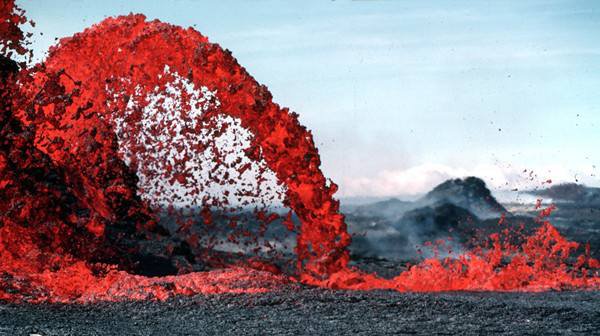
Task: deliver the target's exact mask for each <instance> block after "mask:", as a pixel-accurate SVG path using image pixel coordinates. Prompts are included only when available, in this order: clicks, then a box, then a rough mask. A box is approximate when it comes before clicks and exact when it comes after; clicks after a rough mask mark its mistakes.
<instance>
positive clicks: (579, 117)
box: [17, 0, 600, 196]
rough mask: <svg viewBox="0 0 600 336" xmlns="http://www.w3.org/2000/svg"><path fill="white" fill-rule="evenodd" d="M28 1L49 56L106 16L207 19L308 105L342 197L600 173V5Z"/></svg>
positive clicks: (588, 178)
mask: <svg viewBox="0 0 600 336" xmlns="http://www.w3.org/2000/svg"><path fill="white" fill-rule="evenodd" d="M17 3H19V4H20V5H21V6H22V7H23V8H24V9H25V10H26V11H27V12H28V16H29V17H30V18H31V19H33V20H34V21H36V23H37V25H36V27H35V29H33V32H35V36H34V38H33V39H34V45H33V48H34V52H35V53H36V55H37V57H38V59H41V58H43V57H44V52H45V50H47V48H48V46H50V45H51V44H53V43H54V42H55V38H56V37H63V36H67V35H72V34H73V33H75V32H77V31H81V30H82V29H83V28H85V27H87V26H89V25H91V24H93V23H96V22H98V21H100V20H102V19H103V18H104V17H106V16H112V15H118V14H127V13H129V12H134V13H138V12H139V13H144V14H145V15H146V16H147V17H148V18H149V19H154V18H158V19H160V20H163V21H166V22H169V23H173V24H177V25H181V26H193V27H195V28H196V29H198V30H199V31H200V32H202V33H203V34H204V35H206V36H208V37H209V39H210V40H211V41H213V42H217V43H219V44H221V45H222V46H223V47H225V48H227V49H230V50H231V51H232V52H233V55H234V56H235V57H236V58H237V59H238V61H239V62H240V63H241V64H242V65H243V66H245V67H246V69H247V70H248V71H249V72H250V73H251V74H252V75H253V76H254V77H255V78H256V79H257V80H258V81H259V82H260V83H262V84H265V85H267V86H268V87H269V88H270V90H271V92H272V93H273V96H274V99H275V101H276V102H277V103H279V104H281V105H283V106H288V107H290V108H291V109H292V110H294V111H296V112H298V113H299V114H300V120H301V122H302V123H303V124H304V125H306V126H307V127H308V128H309V129H311V130H312V131H313V134H314V137H315V140H316V142H317V144H318V146H319V150H320V152H321V156H322V161H323V169H324V172H325V174H326V175H327V176H329V177H331V178H332V179H333V180H334V181H335V182H337V183H338V184H339V185H340V195H341V196H350V195H379V196H382V195H412V194H417V193H420V192H423V191H426V190H427V189H428V188H430V187H431V186H433V185H434V184H436V183H438V182H440V181H442V180H444V179H446V178H448V177H452V176H463V175H470V174H475V175H479V176H482V177H484V178H485V179H486V181H487V182H488V183H489V184H490V185H491V186H493V187H494V188H506V189H510V188H513V187H521V188H522V187H525V186H539V185H540V183H541V181H545V180H547V179H553V180H554V181H555V182H559V181H576V180H578V181H580V182H585V183H587V184H593V185H600V179H599V177H598V176H597V175H598V174H599V173H600V172H599V170H598V168H597V167H600V155H599V153H598V152H599V150H600V43H599V42H600V2H598V1H464V2H461V1H433V2H428V3H427V4H425V3H424V2H423V1H352V2H350V1H306V0H304V1H295V2H291V1H288V2H284V1H239V2H238V1H214V2H208V1H206V2H205V1H191V0H175V1H132V0H129V1H116V0H102V1H97V0H94V1H81V0H78V1H55V0H54V1H46V0H43V1H42V0H21V1H19V0H17ZM40 32H43V33H44V34H43V35H40V34H39V33H40ZM524 169H528V171H527V172H525V173H524V172H523V170H524ZM529 170H534V172H535V173H537V174H538V177H537V178H534V179H533V180H530V179H529V178H528V176H529V175H528V174H529Z"/></svg>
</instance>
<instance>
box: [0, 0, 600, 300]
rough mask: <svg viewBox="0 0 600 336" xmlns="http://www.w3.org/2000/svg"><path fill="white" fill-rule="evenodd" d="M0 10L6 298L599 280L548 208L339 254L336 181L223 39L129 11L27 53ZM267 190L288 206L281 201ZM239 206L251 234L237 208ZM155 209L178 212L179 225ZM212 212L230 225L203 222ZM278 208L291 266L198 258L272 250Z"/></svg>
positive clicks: (0, 236)
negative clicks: (515, 236) (448, 252)
mask: <svg viewBox="0 0 600 336" xmlns="http://www.w3.org/2000/svg"><path fill="white" fill-rule="evenodd" d="M0 15H1V19H2V21H1V23H0V32H1V34H2V35H1V41H2V55H0V56H1V61H2V71H1V75H2V78H1V80H2V83H1V85H2V91H1V92H2V96H1V102H0V105H1V109H2V110H1V114H0V260H1V262H0V299H5V300H11V301H31V302H41V301H54V302H56V301H58V302H70V301H81V302H88V301H94V300H122V299H123V300H124V299H165V298H168V297H171V296H173V295H193V294H197V293H220V292H261V291H267V290H272V289H274V288H277V287H278V286H281V285H283V284H286V283H288V282H290V281H295V280H300V281H301V282H304V283H306V284H311V285H317V286H324V287H330V288H344V289H361V290H362V289H376V288H384V289H395V290H400V291H441V290H511V291H514V290H516V291H537V290H549V289H563V288H598V287H599V286H600V277H599V275H598V269H599V268H600V265H599V263H598V261H596V260H594V259H592V258H590V257H589V256H587V255H585V254H584V255H582V256H579V257H578V258H577V259H576V261H575V262H570V258H572V254H573V252H574V250H575V249H576V248H577V247H578V244H577V243H574V242H569V241H567V240H566V239H564V238H563V237H562V236H561V235H560V234H559V233H558V231H557V230H556V229H555V228H553V227H552V225H551V224H550V223H548V222H547V221H544V220H543V219H540V222H541V223H540V227H539V229H538V230H537V231H536V232H535V233H534V234H533V235H532V236H530V237H527V238H526V239H525V240H524V241H522V242H521V243H519V244H514V243H512V239H509V238H508V235H507V234H504V233H499V234H494V235H492V236H491V237H490V239H489V241H488V243H489V244H486V245H481V246H479V247H477V248H475V249H474V250H472V251H471V252H469V253H466V254H465V255H462V256H460V257H458V258H454V259H449V258H447V259H444V260H439V259H428V260H425V261H424V262H423V263H421V264H418V265H415V266H412V267H411V268H410V269H409V270H407V271H406V272H404V273H402V274H400V275H399V276H397V277H395V278H393V279H381V278H378V277H376V276H375V275H370V274H364V273H361V272H359V271H356V270H353V269H350V268H349V267H348V262H349V253H348V250H347V246H348V245H349V243H350V235H349V234H348V233H347V230H346V225H345V223H344V217H343V215H341V214H340V212H339V203H338V201H337V200H335V199H334V198H333V195H334V193H335V192H336V190H337V186H336V185H335V184H334V183H333V182H331V181H329V180H327V179H326V178H325V177H324V176H323V174H322V172H321V170H320V158H319V155H318V151H317V149H316V147H315V145H314V141H313V138H312V135H311V133H310V131H308V130H307V129H306V128H305V127H303V126H301V125H300V124H299V122H298V116H297V115H296V114H295V113H291V112H289V111H288V110H287V109H285V108H280V107H279V106H278V105H277V104H275V103H273V101H272V97H271V94H270V93H269V91H268V90H267V88H266V87H265V86H263V85H260V84H258V83H257V82H256V81H255V80H254V79H253V78H252V77H251V76H250V75H249V74H248V73H247V72H246V71H245V69H244V68H243V67H241V66H240V65H239V64H238V63H237V61H236V60H235V59H234V58H233V57H232V55H231V53H230V52H229V51H227V50H223V49H222V48H220V47H219V46H218V45H216V44H213V43H210V42H209V41H208V39H207V38H206V37H204V36H202V35H201V34H200V33H198V32H197V31H195V30H193V29H191V28H188V29H183V28H181V27H176V26H173V25H169V24H165V23H162V22H160V21H157V20H155V21H146V18H145V17H144V16H143V15H129V16H122V17H117V18H108V19H106V20H104V21H103V22H101V23H99V24H96V25H94V26H92V27H91V28H88V29H86V30H85V31H83V32H82V33H78V34H75V35H74V36H73V37H70V38H65V39H62V40H60V42H59V43H58V45H57V46H55V47H53V48H51V50H50V52H49V55H48V58H47V59H46V61H45V62H44V63H41V64H38V65H35V66H33V67H29V68H28V67H26V66H25V64H22V63H21V64H18V63H16V62H14V61H13V60H11V57H12V56H14V55H13V54H17V55H25V54H26V53H27V52H28V51H27V49H26V48H25V47H24V46H23V45H24V42H25V40H26V36H24V34H23V33H22V32H21V30H20V29H19V25H20V24H23V23H24V22H25V19H24V16H23V12H22V11H21V10H19V9H18V8H17V7H15V5H14V1H5V2H4V5H3V7H2V11H1V14H0ZM272 202H280V203H281V205H282V206H285V207H288V208H289V209H290V211H289V212H288V214H287V215H282V214H280V213H275V212H273V211H271V209H269V208H268V206H267V205H268V203H272ZM249 205H253V206H255V211H254V213H253V214H254V217H255V218H254V221H256V223H258V224H257V227H258V230H255V231H257V232H252V230H250V229H248V227H244V225H243V223H242V222H243V221H244V219H243V218H242V217H241V216H240V215H239V211H240V209H245V208H247V207H248V206H249ZM163 212H166V213H168V214H169V215H172V216H174V217H176V218H177V219H176V224H177V228H176V229H175V230H173V229H172V228H168V227H166V226H167V225H166V224H165V223H163V222H161V220H160V216H161V214H162V213H163ZM194 212H195V213H194ZM292 212H293V214H294V215H295V216H297V218H298V220H299V226H298V227H297V228H296V225H295V224H294V223H293V220H292ZM190 213H194V216H190V215H189V214H190ZM543 215H544V216H546V215H547V213H544V214H543ZM218 218H226V221H227V223H228V224H227V225H226V230H225V231H224V232H225V233H226V239H221V238H219V237H217V236H214V232H216V231H218V230H220V229H219V225H216V224H215V223H216V222H217V219H218ZM276 222H277V223H279V225H282V226H285V227H286V228H287V229H289V230H290V231H296V230H297V231H298V232H297V241H296V247H295V250H294V252H295V257H296V270H297V274H290V275H282V274H281V273H280V271H279V270H278V268H277V267H275V266H274V265H272V264H271V263H269V262H267V261H265V260H264V258H257V259H255V258H246V259H245V260H243V258H242V261H238V262H230V263H229V266H227V267H226V268H217V269H213V270H210V271H204V272H193V270H194V269H193V267H194V265H196V264H198V263H201V262H203V261H205V262H207V263H209V264H210V265H213V266H214V265H215V264H217V263H215V262H214V256H211V255H209V254H207V253H206V251H212V250H214V249H216V248H217V247H223V246H229V247H230V246H231V245H234V246H236V245H237V246H240V249H241V250H244V249H246V250H244V251H247V250H248V249H249V250H251V251H253V252H255V253H258V254H260V253H263V252H264V253H266V252H265V251H267V252H269V251H270V252H272V251H276V247H274V246H273V245H274V243H273V242H272V241H269V240H266V239H264V235H265V232H266V231H267V230H268V229H269V227H271V226H273V225H275V224H274V223H276ZM174 236H178V237H179V238H181V239H179V238H178V239H179V240H177V239H174V238H173V237H174ZM148 242H150V243H148ZM160 242H162V243H160ZM228 252H229V253H231V249H230V250H228ZM238 254H239V255H243V253H242V252H239V253H238ZM273 254H277V253H273ZM148 256H151V258H150V259H149V260H150V261H147V260H148ZM263 257H264V256H263ZM225 259H227V258H225ZM238 259H239V258H238ZM144 260H146V261H147V262H146V264H148V263H149V266H145V267H146V268H148V267H149V268H153V267H154V268H156V267H158V266H157V265H158V264H160V263H161V262H163V261H165V260H167V261H169V262H171V261H173V260H175V261H176V262H173V263H170V264H169V265H168V266H169V267H173V269H174V271H173V272H171V273H180V274H179V275H164V274H163V275H162V276H157V277H146V276H143V275H139V274H143V271H144V270H143V268H144V267H142V266H140V265H142V264H144V262H142V261H144ZM211 260H212V261H213V262H209V261H211ZM236 260H237V259H236ZM218 264H219V265H220V266H221V267H223V264H227V260H222V258H221V259H220V260H219V262H218ZM233 264H235V265H236V266H233ZM135 273H139V274H138V275H136V274H135ZM167 273H169V272H167ZM183 273H187V274H183ZM292 273H293V272H292ZM159 275H160V274H159Z"/></svg>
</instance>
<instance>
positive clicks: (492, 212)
mask: <svg viewBox="0 0 600 336" xmlns="http://www.w3.org/2000/svg"><path fill="white" fill-rule="evenodd" d="M419 203H421V204H424V205H427V204H434V203H450V204H453V205H455V206H458V207H461V208H464V209H466V210H468V211H470V212H471V213H473V214H474V215H476V216H477V217H479V218H493V217H499V216H500V215H501V214H502V213H506V212H507V210H506V209H505V208H504V206H502V205H501V204H500V203H498V201H496V199H495V198H494V196H492V193H491V192H490V190H489V189H488V188H487V187H486V185H485V182H484V181H483V180H481V179H480V178H477V177H473V176H471V177H467V178H465V179H453V180H448V181H446V182H444V183H442V184H440V185H438V186H437V187H435V188H434V189H433V190H432V191H430V192H429V193H427V195H425V197H423V198H422V199H421V200H420V201H419Z"/></svg>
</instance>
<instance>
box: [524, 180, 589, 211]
mask: <svg viewBox="0 0 600 336" xmlns="http://www.w3.org/2000/svg"><path fill="white" fill-rule="evenodd" d="M528 193H530V194H532V195H536V196H540V197H548V198H552V200H553V201H554V202H558V203H561V202H573V203H578V204H579V205H582V206H587V205H600V188H592V187H587V186H585V185H582V184H577V183H564V184H559V185H555V186H552V187H550V188H547V189H544V190H535V191H530V192H528Z"/></svg>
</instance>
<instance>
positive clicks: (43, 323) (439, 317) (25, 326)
mask: <svg viewBox="0 0 600 336" xmlns="http://www.w3.org/2000/svg"><path fill="white" fill-rule="evenodd" d="M32 334H38V335H299V334H301V335H324V334H326V335H338V334H340V335H342V334H345V335H350V334H353V335H382V334H389V335H399V334H416V335H454V334H460V335H486V334H507V335H552V334H565V335H597V334H600V292H598V291H582V292H545V293H492V292H479V293H474V292H451V293H426V294H421V293H409V294H406V293H397V292H390V291H371V292H361V291H332V290H323V289H315V288H308V287H293V288H292V287H290V288H284V289H282V290H279V291H276V292H271V293H264V294H252V295H249V294H244V295H232V294H220V295H210V296H205V295H198V296H194V297H185V298H183V297H182V298H174V299H170V300H168V301H165V302H152V301H140V302H121V303H93V304H86V305H64V304H41V305H31V304H21V305H17V304H2V305H0V335H32Z"/></svg>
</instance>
